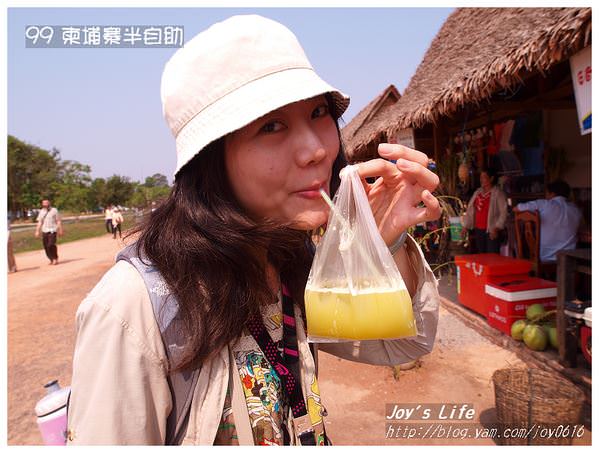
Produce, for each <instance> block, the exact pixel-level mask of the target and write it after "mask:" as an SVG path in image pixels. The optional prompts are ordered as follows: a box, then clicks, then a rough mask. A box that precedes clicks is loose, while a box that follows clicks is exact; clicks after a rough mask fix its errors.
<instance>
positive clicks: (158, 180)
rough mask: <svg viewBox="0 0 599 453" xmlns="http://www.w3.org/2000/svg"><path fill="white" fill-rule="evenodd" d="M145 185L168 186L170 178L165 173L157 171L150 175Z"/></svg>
mask: <svg viewBox="0 0 599 453" xmlns="http://www.w3.org/2000/svg"><path fill="white" fill-rule="evenodd" d="M143 185H144V186H146V187H168V180H167V179H166V176H164V175H163V174H161V173H155V174H153V175H152V176H148V177H147V178H146V181H145V182H144V184H143Z"/></svg>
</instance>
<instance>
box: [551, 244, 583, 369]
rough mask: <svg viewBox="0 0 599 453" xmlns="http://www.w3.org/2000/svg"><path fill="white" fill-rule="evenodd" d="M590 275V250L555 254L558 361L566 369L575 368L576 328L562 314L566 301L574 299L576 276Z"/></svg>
mask: <svg viewBox="0 0 599 453" xmlns="http://www.w3.org/2000/svg"><path fill="white" fill-rule="evenodd" d="M577 273H582V274H588V275H591V250H590V249H574V250H562V251H560V252H558V253H557V309H556V320H557V337H558V351H559V359H560V362H561V364H562V365H564V366H566V367H570V368H573V367H576V356H577V351H578V326H577V325H575V324H573V323H572V322H571V321H570V319H569V317H568V316H567V315H566V314H565V313H564V308H565V304H566V301H571V300H573V299H575V298H576V288H575V281H576V274H577Z"/></svg>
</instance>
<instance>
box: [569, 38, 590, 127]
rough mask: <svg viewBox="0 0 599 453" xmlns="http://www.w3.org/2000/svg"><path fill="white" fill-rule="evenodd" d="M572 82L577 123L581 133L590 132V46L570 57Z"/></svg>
mask: <svg viewBox="0 0 599 453" xmlns="http://www.w3.org/2000/svg"><path fill="white" fill-rule="evenodd" d="M570 70H571V71H572V83H573V84H574V94H575V96H576V110H577V111H578V125H579V126H580V133H581V134H582V135H585V134H588V133H590V132H591V119H592V116H591V104H592V98H591V46H588V47H585V48H584V49H582V50H581V51H580V52H578V53H577V54H576V55H572V57H570Z"/></svg>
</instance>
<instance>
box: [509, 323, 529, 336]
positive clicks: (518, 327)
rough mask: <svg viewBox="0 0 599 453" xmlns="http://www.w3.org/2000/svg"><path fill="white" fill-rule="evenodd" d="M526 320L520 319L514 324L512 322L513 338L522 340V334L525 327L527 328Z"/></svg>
mask: <svg viewBox="0 0 599 453" xmlns="http://www.w3.org/2000/svg"><path fill="white" fill-rule="evenodd" d="M526 326H527V324H526V320H524V319H519V320H518V321H516V322H515V323H514V324H512V330H511V332H512V338H513V339H514V340H518V341H522V334H523V333H524V329H525V328H526Z"/></svg>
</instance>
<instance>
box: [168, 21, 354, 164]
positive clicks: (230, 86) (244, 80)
mask: <svg viewBox="0 0 599 453" xmlns="http://www.w3.org/2000/svg"><path fill="white" fill-rule="evenodd" d="M324 93H331V95H332V96H333V99H334V102H335V104H336V107H337V113H338V114H339V115H341V114H342V113H343V112H344V111H345V110H346V109H347V106H348V105H349V97H348V96H346V95H345V94H343V93H341V92H340V91H338V90H337V89H335V88H333V87H332V86H331V85H329V84H328V83H326V82H325V81H324V80H322V79H321V78H320V77H319V76H318V75H317V74H316V72H315V71H314V69H313V68H312V65H311V64H310V62H309V61H308V58H307V57H306V54H305V53H304V50H303V49H302V47H301V45H300V43H299V42H298V40H297V38H296V37H295V35H294V34H293V33H292V32H291V31H290V30H289V29H287V28H286V27H285V26H283V25H282V24H280V23H278V22H275V21H273V20H271V19H267V18H265V17H261V16H257V15H248V16H233V17H230V18H229V19H226V20H224V21H223V22H218V23H216V24H214V25H212V26H211V27H210V28H208V29H207V30H205V31H203V32H201V33H199V34H198V35H196V36H195V37H194V38H192V39H191V40H190V41H188V42H187V43H186V44H185V45H184V47H182V48H180V49H178V50H177V52H175V54H174V55H173V56H172V57H171V59H170V60H169V61H168V62H167V63H166V65H165V67H164V71H163V73H162V83H161V89H160V96H161V100H162V112H163V114H164V117H165V119H166V121H167V123H168V126H169V127H170V129H171V131H172V133H173V135H174V136H175V139H176V146H177V169H176V170H175V175H176V174H177V173H178V172H179V170H180V169H181V167H183V166H184V165H185V164H186V163H187V162H189V161H190V160H191V159H192V158H193V157H194V156H195V155H196V154H197V153H198V152H199V151H201V150H202V149H203V148H204V147H205V146H207V145H208V144H210V143H211V142H213V141H215V140H217V139H219V138H220V137H223V136H225V135H227V134H228V133H230V132H233V131H235V130H237V129H240V128H242V127H244V126H246V125H248V124H249V123H251V122H252V121H254V120H256V119H258V118H260V117H262V116H264V115H266V114H267V113H269V112H271V111H273V110H276V109H278V108H280V107H283V106H285V105H287V104H290V103H292V102H297V101H301V100H304V99H309V98H311V97H314V96H318V95H320V94H324Z"/></svg>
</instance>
